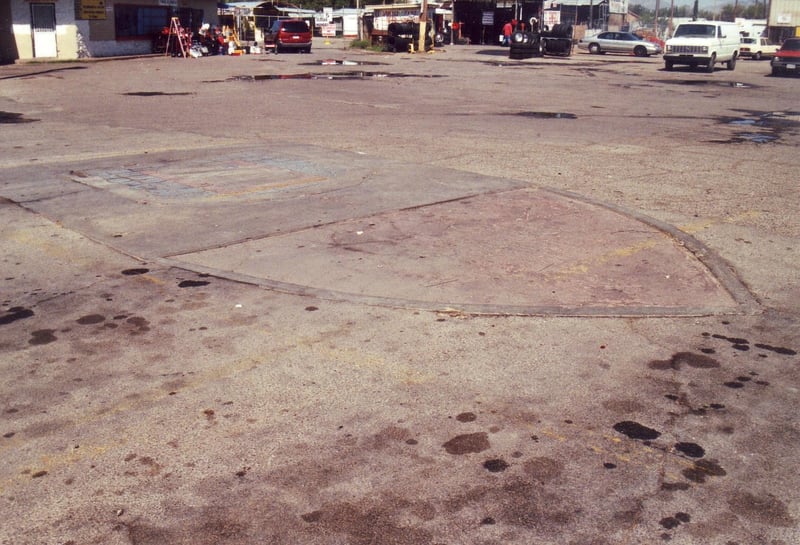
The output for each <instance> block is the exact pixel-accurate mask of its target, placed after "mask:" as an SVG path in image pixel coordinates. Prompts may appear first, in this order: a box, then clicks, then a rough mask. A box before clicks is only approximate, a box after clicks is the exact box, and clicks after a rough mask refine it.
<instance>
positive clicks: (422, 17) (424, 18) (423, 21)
mask: <svg viewBox="0 0 800 545" xmlns="http://www.w3.org/2000/svg"><path fill="white" fill-rule="evenodd" d="M427 26H428V0H422V13H420V14H419V45H418V47H417V51H421V52H422V53H425V35H426V34H427V32H428V29H427Z"/></svg>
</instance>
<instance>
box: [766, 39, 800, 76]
mask: <svg viewBox="0 0 800 545" xmlns="http://www.w3.org/2000/svg"><path fill="white" fill-rule="evenodd" d="M770 65H771V66H772V75H773V76H778V75H780V74H786V73H787V72H794V73H795V74H798V73H800V38H789V39H788V40H786V41H785V42H783V45H782V46H781V48H780V49H778V51H777V52H776V53H775V56H774V57H772V60H771V61H770Z"/></svg>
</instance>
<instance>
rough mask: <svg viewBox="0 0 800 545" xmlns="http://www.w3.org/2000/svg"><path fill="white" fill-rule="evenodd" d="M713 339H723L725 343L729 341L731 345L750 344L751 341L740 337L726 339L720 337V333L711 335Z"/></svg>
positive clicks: (722, 336) (723, 336)
mask: <svg viewBox="0 0 800 545" xmlns="http://www.w3.org/2000/svg"><path fill="white" fill-rule="evenodd" d="M711 338H712V339H722V340H723V341H728V342H729V343H731V344H750V341H748V340H747V339H742V338H740V337H726V336H725V335H720V334H718V333H714V334H713V335H711Z"/></svg>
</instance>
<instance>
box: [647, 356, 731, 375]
mask: <svg viewBox="0 0 800 545" xmlns="http://www.w3.org/2000/svg"><path fill="white" fill-rule="evenodd" d="M683 365H686V366H688V367H693V368H695V369H714V368H717V367H719V366H720V364H719V362H718V361H717V360H715V359H714V358H712V357H709V356H706V355H704V354H695V353H693V352H678V353H676V354H674V355H673V356H672V357H671V358H670V359H668V360H653V361H651V362H650V363H648V364H647V366H648V367H649V368H650V369H657V370H661V371H663V370H668V369H674V370H676V371H677V370H678V369H680V368H681V366H683Z"/></svg>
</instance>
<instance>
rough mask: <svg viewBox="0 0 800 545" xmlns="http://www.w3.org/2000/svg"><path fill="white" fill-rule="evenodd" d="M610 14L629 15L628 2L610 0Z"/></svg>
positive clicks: (624, 0)
mask: <svg viewBox="0 0 800 545" xmlns="http://www.w3.org/2000/svg"><path fill="white" fill-rule="evenodd" d="M608 12H609V13H628V0H609V2H608Z"/></svg>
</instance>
